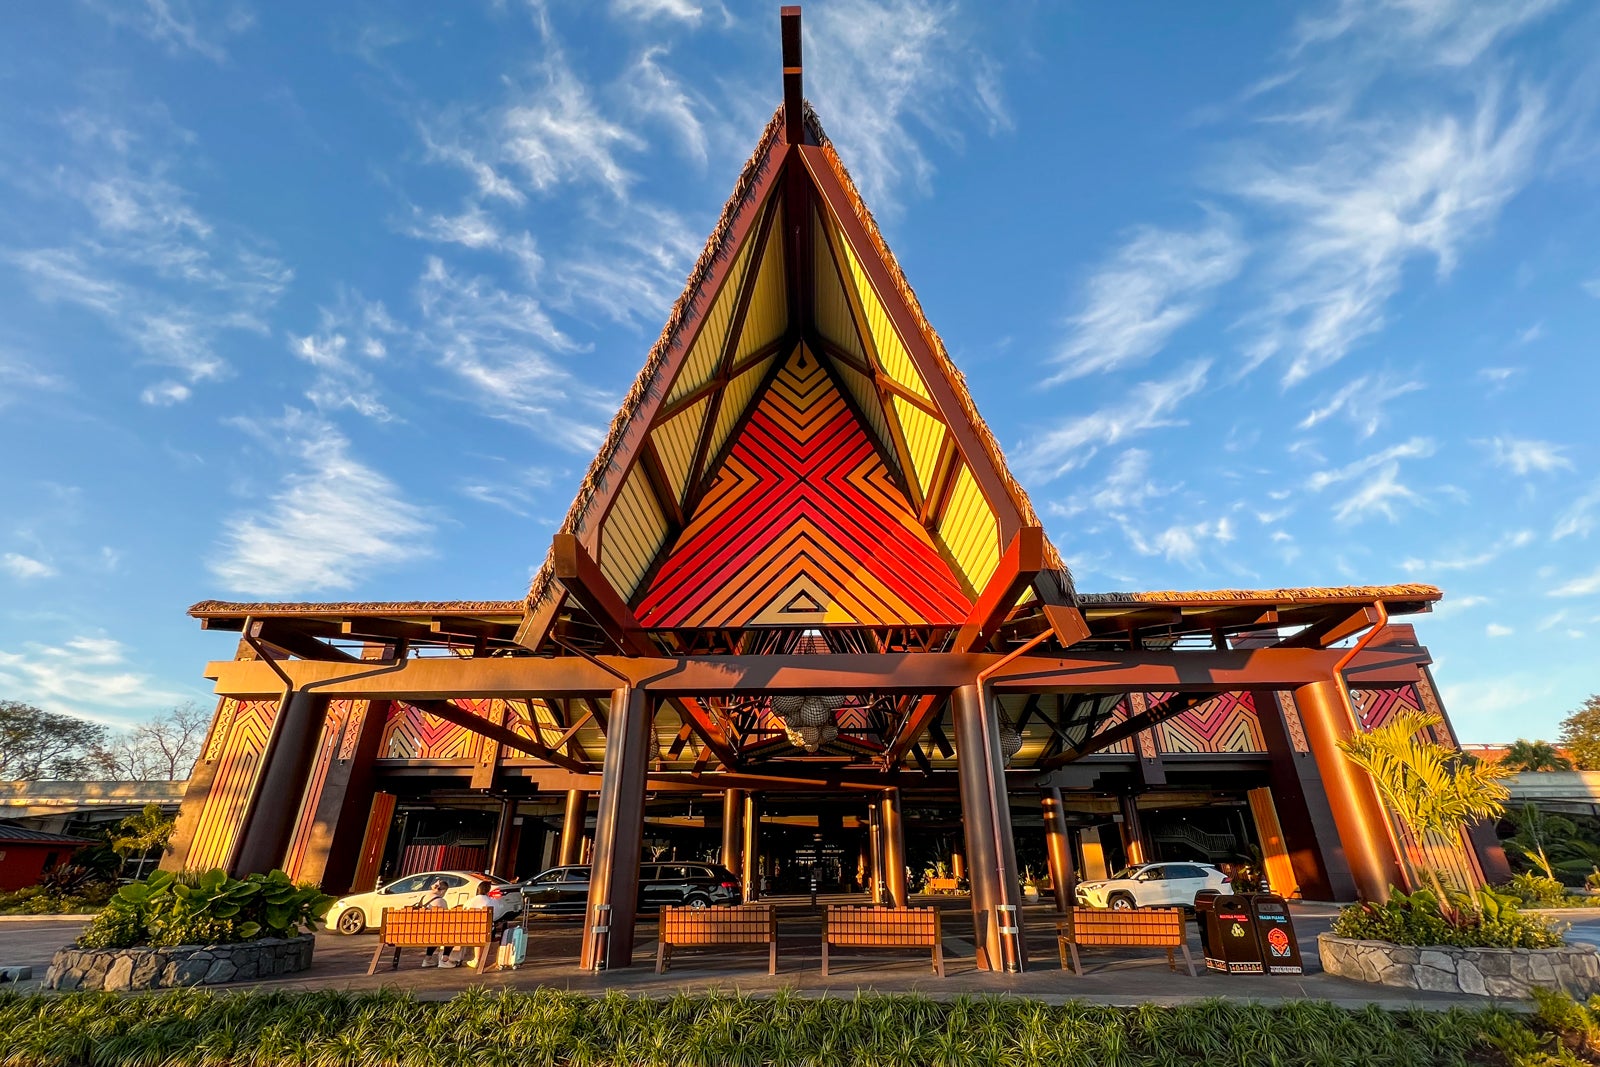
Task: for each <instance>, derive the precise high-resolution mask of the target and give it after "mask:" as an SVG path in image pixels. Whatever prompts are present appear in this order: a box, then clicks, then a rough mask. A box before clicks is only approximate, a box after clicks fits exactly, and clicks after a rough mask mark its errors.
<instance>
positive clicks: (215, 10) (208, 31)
mask: <svg viewBox="0 0 1600 1067" xmlns="http://www.w3.org/2000/svg"><path fill="white" fill-rule="evenodd" d="M89 7H91V8H92V9H94V10H96V11H98V12H99V13H100V14H101V15H103V16H104V17H105V18H106V19H107V20H108V21H109V22H111V23H112V24H113V25H117V26H125V27H127V28H128V29H131V30H133V31H134V32H135V33H138V34H140V35H141V36H143V37H146V38H148V39H149V40H151V41H154V42H155V43H156V44H158V45H161V46H162V47H164V48H166V49H167V50H168V51H169V52H173V53H181V52H194V53H195V54H197V55H201V56H204V57H205V58H207V59H209V60H211V61H213V62H216V63H222V62H224V61H226V60H227V58H228V52H227V48H226V44H227V42H228V40H229V39H230V38H233V37H237V36H239V35H240V34H242V33H244V32H245V31H246V30H248V29H250V27H251V26H253V25H255V15H254V14H253V13H252V12H251V11H250V9H249V8H247V7H245V6H244V5H243V4H238V3H226V4H205V3H200V4H196V3H192V2H191V0H89Z"/></svg>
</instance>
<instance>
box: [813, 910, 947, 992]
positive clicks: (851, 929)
mask: <svg viewBox="0 0 1600 1067" xmlns="http://www.w3.org/2000/svg"><path fill="white" fill-rule="evenodd" d="M829 946H840V947H843V946H850V947H854V948H925V949H930V950H932V952H933V973H934V974H937V975H938V976H939V977H940V978H943V977H944V935H943V934H942V933H941V932H940V927H939V909H938V908H853V907H848V906H846V905H841V904H830V905H828V911H827V914H826V915H825V917H824V919H823V922H822V975H823V977H824V978H826V977H827V975H828V948H829Z"/></svg>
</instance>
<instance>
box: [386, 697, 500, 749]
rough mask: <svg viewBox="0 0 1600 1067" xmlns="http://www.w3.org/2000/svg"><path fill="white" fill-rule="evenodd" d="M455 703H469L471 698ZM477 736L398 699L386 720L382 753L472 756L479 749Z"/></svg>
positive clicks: (464, 704) (391, 706) (392, 705)
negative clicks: (477, 747)
mask: <svg viewBox="0 0 1600 1067" xmlns="http://www.w3.org/2000/svg"><path fill="white" fill-rule="evenodd" d="M454 703H456V704H458V705H460V706H462V707H466V706H468V705H470V704H471V701H462V700H457V701H454ZM477 737H478V735H476V734H474V733H473V732H472V731H470V730H467V729H465V728H464V727H461V726H457V725H456V724H455V723H450V722H445V721H444V720H443V719H438V718H435V717H434V716H432V715H428V714H426V713H425V712H421V711H418V710H417V709H416V708H414V707H412V706H411V705H410V704H403V703H401V702H400V701H398V700H397V701H395V702H394V703H393V704H391V705H390V707H389V721H388V722H387V723H385V724H384V728H383V739H382V741H380V742H379V743H378V756H379V758H380V759H424V760H426V759H435V760H470V759H472V758H473V756H474V755H475V753H476V743H477Z"/></svg>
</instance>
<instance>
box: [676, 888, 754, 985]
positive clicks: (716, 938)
mask: <svg viewBox="0 0 1600 1067" xmlns="http://www.w3.org/2000/svg"><path fill="white" fill-rule="evenodd" d="M717 945H766V946H768V952H767V973H768V974H777V973H778V914H777V911H776V909H774V908H773V906H772V905H771V904H735V905H731V906H728V907H715V908H662V909H661V928H660V933H659V935H658V940H657V948H656V973H657V974H661V973H662V972H664V971H665V970H666V969H667V968H668V967H670V966H671V965H672V950H673V949H674V948H711V947H714V946H717Z"/></svg>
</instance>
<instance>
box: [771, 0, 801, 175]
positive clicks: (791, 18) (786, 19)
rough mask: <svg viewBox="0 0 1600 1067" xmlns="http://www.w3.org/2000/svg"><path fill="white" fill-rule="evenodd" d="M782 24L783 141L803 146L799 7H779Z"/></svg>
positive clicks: (795, 5)
mask: <svg viewBox="0 0 1600 1067" xmlns="http://www.w3.org/2000/svg"><path fill="white" fill-rule="evenodd" d="M778 10H779V17H780V18H781V20H782V22H783V139H784V140H786V141H788V142H789V143H790V144H804V143H805V139H806V126H805V117H804V113H805V92H804V87H803V85H802V82H801V77H800V5H798V4H793V5H788V6H785V7H782V8H779V9H778Z"/></svg>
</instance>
